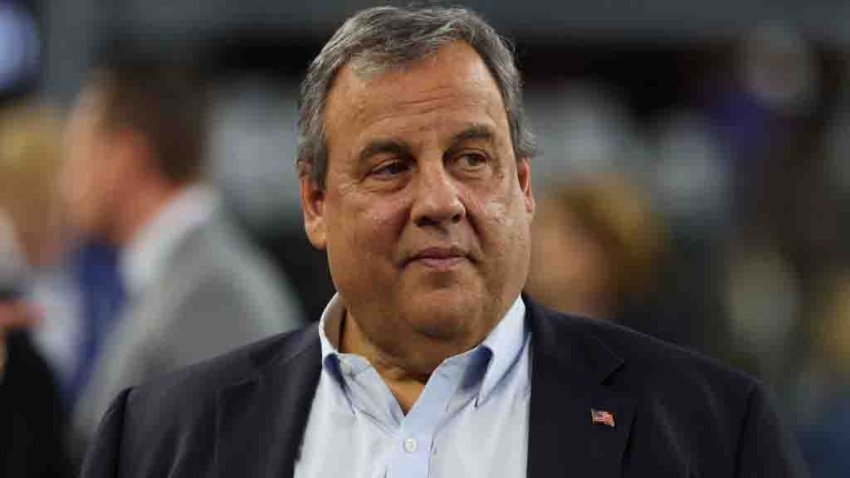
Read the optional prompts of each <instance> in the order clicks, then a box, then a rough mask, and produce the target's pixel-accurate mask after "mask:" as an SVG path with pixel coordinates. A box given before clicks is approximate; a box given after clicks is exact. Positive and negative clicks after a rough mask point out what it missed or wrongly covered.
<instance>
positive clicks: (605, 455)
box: [215, 296, 634, 477]
mask: <svg viewBox="0 0 850 478" xmlns="http://www.w3.org/2000/svg"><path fill="white" fill-rule="evenodd" d="M523 300H524V301H525V303H526V319H527V322H528V324H529V326H530V328H531V333H532V372H531V403H530V417H529V438H528V476H529V477H538V476H564V475H574V476H597V477H607V476H620V474H621V473H620V471H621V462H622V456H623V453H624V451H625V448H626V445H627V443H628V439H629V434H630V430H631V425H632V422H633V420H634V399H633V398H631V397H630V396H627V395H625V394H623V393H621V392H618V391H616V390H614V389H613V388H612V387H611V386H610V384H609V382H611V381H612V378H613V377H614V375H615V374H616V373H617V371H618V370H620V369H621V368H622V367H624V365H625V364H624V361H623V360H622V359H621V358H619V357H618V356H617V355H616V354H615V353H614V352H613V351H612V350H611V349H610V348H609V347H608V346H606V344H605V343H603V342H602V341H601V340H600V339H599V338H598V337H596V336H595V335H593V334H592V333H591V332H590V331H589V329H588V328H587V327H586V326H583V321H582V320H581V319H574V318H570V317H566V316H562V315H560V314H556V313H554V312H550V311H548V310H546V309H544V308H543V307H541V306H539V305H537V304H536V303H535V302H534V301H533V300H531V299H529V298H528V297H525V296H524V297H523ZM275 350H276V352H270V353H268V354H269V355H268V356H263V355H260V354H258V355H257V356H255V357H254V361H255V363H256V364H257V365H256V367H257V368H256V370H257V373H256V374H255V375H254V376H252V377H250V378H248V379H246V380H245V381H242V382H238V383H235V384H232V385H230V386H227V387H224V388H222V389H221V390H220V392H219V397H218V414H217V423H216V427H217V430H216V432H217V442H216V450H215V459H216V468H217V470H218V471H219V474H220V476H292V474H293V471H294V464H295V460H296V459H297V456H298V452H299V447H300V444H301V440H302V438H303V434H304V430H305V427H306V424H307V418H308V416H309V413H310V408H311V405H312V401H313V396H314V395H315V391H316V385H317V384H318V380H319V375H320V372H321V346H320V343H319V334H318V330H317V324H313V325H311V326H309V327H307V328H306V329H303V330H301V331H299V332H296V333H294V334H292V335H290V336H288V337H287V338H286V339H284V342H283V343H282V344H280V345H279V346H278V347H276V349H275ZM591 410H598V411H603V412H608V413H610V414H611V416H612V417H613V421H614V426H613V427H610V426H608V425H605V424H599V423H594V421H593V419H592V416H591Z"/></svg>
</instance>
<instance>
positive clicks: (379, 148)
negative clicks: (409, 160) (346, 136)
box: [358, 139, 413, 162]
mask: <svg viewBox="0 0 850 478" xmlns="http://www.w3.org/2000/svg"><path fill="white" fill-rule="evenodd" d="M387 153H388V154H394V155H397V156H405V157H410V156H412V155H413V152H412V151H411V149H410V146H408V145H407V144H405V143H402V142H400V141H396V140H393V139H379V140H375V141H372V142H370V143H369V144H367V145H366V147H364V148H363V149H362V150H361V151H360V154H359V155H358V157H359V159H360V161H361V162H363V161H366V160H367V159H369V158H371V157H372V156H375V155H378V154H387Z"/></svg>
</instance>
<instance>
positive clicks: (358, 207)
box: [326, 195, 407, 272]
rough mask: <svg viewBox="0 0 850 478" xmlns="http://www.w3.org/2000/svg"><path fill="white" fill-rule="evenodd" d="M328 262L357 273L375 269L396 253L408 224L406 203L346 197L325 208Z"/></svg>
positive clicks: (391, 258) (394, 199)
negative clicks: (327, 220) (405, 225)
mask: <svg viewBox="0 0 850 478" xmlns="http://www.w3.org/2000/svg"><path fill="white" fill-rule="evenodd" d="M326 216H327V217H329V218H331V221H330V222H329V224H328V259H329V260H330V261H331V262H332V263H336V264H338V265H341V266H343V267H345V268H346V269H348V268H355V272H358V271H364V270H365V269H366V268H370V269H374V268H375V267H379V266H382V265H383V264H386V263H387V262H388V261H389V262H390V263H391V262H392V261H393V259H394V257H395V256H394V255H395V253H396V249H397V244H398V243H399V240H400V234H401V232H402V231H403V229H404V224H405V222H406V220H407V216H406V214H405V208H404V202H403V201H402V200H398V198H393V199H389V198H380V199H375V198H366V197H354V195H351V197H345V198H341V200H337V201H331V202H329V203H328V205H327V207H326Z"/></svg>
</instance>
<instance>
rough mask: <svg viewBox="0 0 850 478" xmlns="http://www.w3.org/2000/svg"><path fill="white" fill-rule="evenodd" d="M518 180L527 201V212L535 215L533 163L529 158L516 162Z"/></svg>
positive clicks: (525, 157)
mask: <svg viewBox="0 0 850 478" xmlns="http://www.w3.org/2000/svg"><path fill="white" fill-rule="evenodd" d="M516 170H517V179H518V180H519V188H520V190H521V191H522V195H523V197H524V199H525V210H526V211H527V212H528V213H529V215H531V216H533V215H534V194H533V193H532V191H531V161H530V159H529V157H528V156H523V157H521V158H519V159H518V160H517V162H516Z"/></svg>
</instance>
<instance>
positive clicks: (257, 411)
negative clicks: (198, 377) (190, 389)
mask: <svg viewBox="0 0 850 478" xmlns="http://www.w3.org/2000/svg"><path fill="white" fill-rule="evenodd" d="M294 339H295V340H296V341H297V343H296V344H295V345H294V346H292V347H287V348H286V352H289V353H283V354H282V356H281V357H279V358H276V359H274V360H273V361H272V362H271V363H269V364H268V366H265V367H263V368H262V369H261V371H260V373H259V374H258V375H257V376H256V377H254V378H252V379H249V380H246V381H244V382H240V383H236V384H234V385H231V386H228V387H225V388H223V389H222V390H221V391H220V393H219V397H218V410H217V412H218V413H217V421H216V426H217V438H216V449H215V460H216V469H217V472H218V476H222V477H230V476H258V477H259V476H292V474H293V470H294V464H295V460H296V458H297V454H298V449H299V446H300V444H301V439H302V436H303V434H304V428H305V426H306V423H307V417H308V416H309V413H310V407H311V404H312V401H313V396H314V394H315V391H316V384H317V383H318V380H319V374H320V372H321V351H320V346H319V337H318V333H317V332H316V326H315V325H314V326H312V327H308V328H307V329H305V330H304V331H301V332H298V336H297V337H295V338H294Z"/></svg>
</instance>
